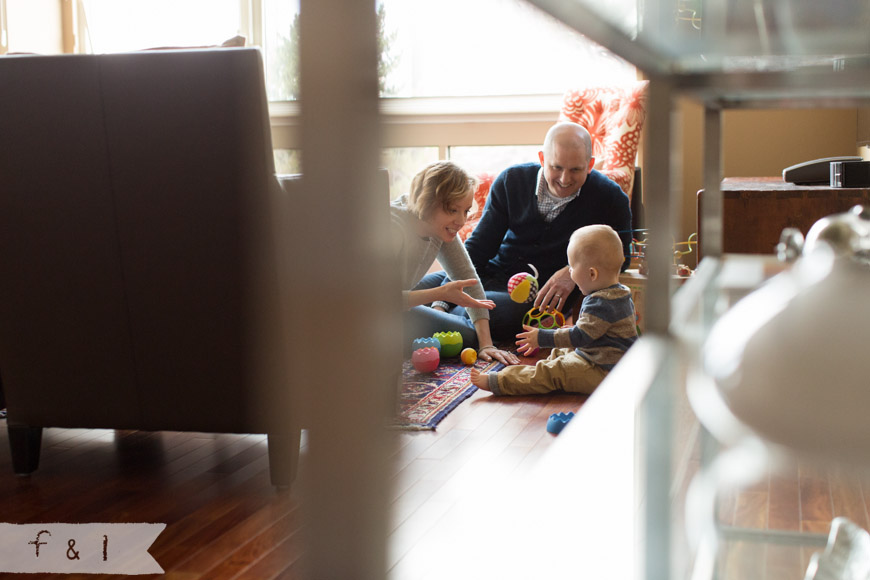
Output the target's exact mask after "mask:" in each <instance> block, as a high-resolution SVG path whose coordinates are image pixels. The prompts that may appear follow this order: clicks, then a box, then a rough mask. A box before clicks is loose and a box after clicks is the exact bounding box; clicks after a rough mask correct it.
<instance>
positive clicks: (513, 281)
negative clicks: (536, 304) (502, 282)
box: [507, 264, 538, 304]
mask: <svg viewBox="0 0 870 580" xmlns="http://www.w3.org/2000/svg"><path fill="white" fill-rule="evenodd" d="M529 268H531V269H532V271H534V273H535V275H534V276H532V275H531V274H529V273H528V272H520V273H519V274H514V275H513V276H511V278H510V280H508V285H507V289H508V294H510V296H511V300H513V301H514V302H519V303H520V304H522V303H523V302H531V301H532V300H534V299H535V296H537V295H538V270H537V269H535V267H534V266H532V265H531V264H529Z"/></svg>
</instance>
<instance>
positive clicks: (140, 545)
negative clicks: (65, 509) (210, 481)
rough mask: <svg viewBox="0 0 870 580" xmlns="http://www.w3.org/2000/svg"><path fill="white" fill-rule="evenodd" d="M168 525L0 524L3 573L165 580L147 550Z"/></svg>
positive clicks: (0, 561) (0, 552) (0, 550)
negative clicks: (149, 576) (155, 579)
mask: <svg viewBox="0 0 870 580" xmlns="http://www.w3.org/2000/svg"><path fill="white" fill-rule="evenodd" d="M165 528H166V524H60V523H54V524H6V523H0V572H17V573H25V574H34V573H44V574H45V573H54V574H125V575H138V574H162V573H163V568H161V567H160V565H159V564H158V563H157V561H156V560H155V559H154V558H153V557H152V556H151V554H149V553H148V548H149V547H150V546H151V544H152V543H154V540H156V539H157V536H159V535H160V532H162V531H163V530H164V529H165Z"/></svg>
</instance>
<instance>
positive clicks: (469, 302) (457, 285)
mask: <svg viewBox="0 0 870 580" xmlns="http://www.w3.org/2000/svg"><path fill="white" fill-rule="evenodd" d="M475 284H477V280H473V279H472V280H455V281H453V282H448V283H446V284H444V285H443V286H441V294H442V295H441V297H440V299H441V300H443V301H445V302H450V303H451V304H456V305H458V306H464V307H465V308H486V309H487V310H492V309H493V308H495V302H493V301H492V300H477V299H475V298H472V297H471V296H469V295H468V294H466V293H465V292H463V291H462V289H463V288H467V287H468V286H474V285H475Z"/></svg>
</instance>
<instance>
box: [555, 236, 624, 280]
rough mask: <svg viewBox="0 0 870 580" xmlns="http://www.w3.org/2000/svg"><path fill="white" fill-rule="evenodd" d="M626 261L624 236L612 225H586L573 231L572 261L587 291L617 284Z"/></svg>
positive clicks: (575, 274) (573, 271) (573, 275)
mask: <svg viewBox="0 0 870 580" xmlns="http://www.w3.org/2000/svg"><path fill="white" fill-rule="evenodd" d="M624 261H625V256H624V255H623V250H622V240H621V239H619V235H618V234H617V233H616V232H615V231H614V230H613V228H611V227H610V226H605V225H593V226H584V227H582V228H580V229H578V230H576V231H575V232H574V233H573V234H571V240H570V241H569V242H568V265H569V266H570V267H571V279H572V280H574V283H575V284H577V286H578V287H579V288H580V291H581V292H583V294H589V293H591V292H595V291H596V290H601V289H602V288H607V287H608V286H612V285H613V284H616V283H617V282H618V281H619V271H620V270H621V269H622V264H623V262H624Z"/></svg>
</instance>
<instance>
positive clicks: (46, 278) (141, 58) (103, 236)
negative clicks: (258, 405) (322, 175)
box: [0, 48, 286, 433]
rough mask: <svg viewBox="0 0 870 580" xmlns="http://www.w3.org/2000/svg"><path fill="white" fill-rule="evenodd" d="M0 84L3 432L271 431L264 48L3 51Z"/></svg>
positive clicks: (273, 185) (275, 332) (274, 334)
mask: <svg viewBox="0 0 870 580" xmlns="http://www.w3.org/2000/svg"><path fill="white" fill-rule="evenodd" d="M0 78H2V79H3V87H4V88H3V90H2V91H0V149H2V150H3V154H2V155H0V374H2V377H3V387H4V389H5V390H6V398H7V403H8V406H9V420H10V422H12V421H15V422H23V423H30V424H33V425H46V426H59V427H64V426H73V427H104V428H140V429H155V430H157V429H174V430H193V431H211V432H233V431H236V432H252V433H256V432H259V433H263V432H265V430H264V429H265V426H264V425H260V426H256V425H253V424H250V423H248V421H249V420H250V417H252V416H256V415H255V414H254V413H252V412H251V409H250V405H251V397H252V396H253V394H254V387H255V386H259V385H262V384H265V383H268V382H270V381H273V382H274V380H278V381H279V382H283V380H284V379H283V377H281V376H279V375H281V373H282V371H281V370H280V365H278V364H276V363H275V360H274V356H278V355H275V353H274V352H271V349H276V350H280V349H279V348H278V347H279V345H277V344H276V341H280V340H281V331H280V328H278V326H279V323H280V320H281V317H280V316H278V314H279V312H280V307H279V298H278V295H279V292H278V290H277V286H276V284H277V282H276V272H275V271H274V264H275V259H274V256H273V255H272V252H273V251H274V244H273V243H272V240H271V239H270V236H271V235H272V233H273V228H272V227H271V226H270V220H271V219H273V218H272V213H271V211H270V207H271V204H272V202H273V199H272V198H273V196H275V195H276V191H277V190H278V185H277V180H276V179H275V176H274V166H273V160H272V145H271V134H270V129H269V122H268V109H267V101H266V97H265V90H264V83H263V67H262V58H261V55H260V53H259V51H258V50H256V49H244V48H243V49H216V50H195V51H165V52H164V51H158V52H139V53H129V54H116V55H64V56H23V57H0ZM285 352H286V351H285ZM270 373H274V374H273V376H271V377H269V378H266V376H265V375H267V374H270ZM271 386H273V387H276V385H274V384H272V385H271ZM285 386H286V385H280V386H278V387H279V388H283V387H285ZM246 423H248V424H246Z"/></svg>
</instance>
